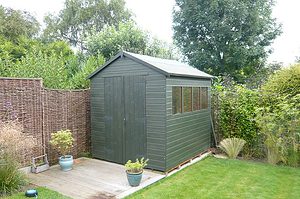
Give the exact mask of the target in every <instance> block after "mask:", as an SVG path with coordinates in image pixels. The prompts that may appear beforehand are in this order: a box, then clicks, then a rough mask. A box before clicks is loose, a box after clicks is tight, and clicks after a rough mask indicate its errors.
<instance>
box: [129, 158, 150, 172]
mask: <svg viewBox="0 0 300 199" xmlns="http://www.w3.org/2000/svg"><path fill="white" fill-rule="evenodd" d="M148 161H149V159H147V160H144V158H141V159H140V160H139V159H136V161H135V162H132V161H131V160H128V161H127V163H126V164H125V168H126V171H127V172H128V173H142V172H143V168H144V167H145V166H147V162H148Z"/></svg>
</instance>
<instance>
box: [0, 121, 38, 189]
mask: <svg viewBox="0 0 300 199" xmlns="http://www.w3.org/2000/svg"><path fill="white" fill-rule="evenodd" d="M22 131H23V128H22V125H21V124H20V123H18V122H17V121H16V120H15V121H11V120H9V121H6V122H1V123H0V135H1V136H0V195H7V194H11V193H13V192H15V191H18V190H19V189H20V188H21V187H22V186H23V185H24V184H25V183H26V178H25V176H24V175H23V174H22V173H21V172H20V171H19V170H18V168H19V163H20V162H21V161H23V156H24V155H25V154H28V153H31V150H32V148H33V147H34V146H35V142H34V141H35V140H34V139H33V138H32V137H29V136H25V135H24V133H23V132H22Z"/></svg>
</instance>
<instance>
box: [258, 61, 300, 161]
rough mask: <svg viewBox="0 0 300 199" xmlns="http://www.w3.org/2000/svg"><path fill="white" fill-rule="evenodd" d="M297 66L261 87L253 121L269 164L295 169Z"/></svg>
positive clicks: (299, 127) (299, 144)
mask: <svg viewBox="0 0 300 199" xmlns="http://www.w3.org/2000/svg"><path fill="white" fill-rule="evenodd" d="M299 88H300V65H299V64H298V65H295V66H292V67H290V68H285V69H282V70H280V71H277V72H276V73H275V74H274V75H272V76H271V77H270V78H269V80H268V81H267V82H266V84H265V85H264V86H263V87H262V91H263V95H262V97H261V106H260V108H258V109H257V117H256V121H257V123H258V124H259V127H260V131H261V133H262V134H263V135H264V136H265V145H266V147H267V151H268V161H269V162H270V163H272V164H276V163H278V162H279V161H282V162H284V163H286V164H288V165H291V166H293V165H297V164H298V163H297V157H296V156H297V155H296V154H298V153H299V151H300V111H299V110H300V90H299Z"/></svg>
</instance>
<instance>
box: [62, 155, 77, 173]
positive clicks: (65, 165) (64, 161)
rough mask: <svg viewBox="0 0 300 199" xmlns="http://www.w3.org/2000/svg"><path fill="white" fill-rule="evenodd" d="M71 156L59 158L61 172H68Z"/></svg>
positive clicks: (71, 161) (70, 166)
mask: <svg viewBox="0 0 300 199" xmlns="http://www.w3.org/2000/svg"><path fill="white" fill-rule="evenodd" d="M73 162H74V161H73V156H72V155H66V156H61V157H60V158H59V165H60V168H61V170H63V171H70V170H71V169H72V166H73Z"/></svg>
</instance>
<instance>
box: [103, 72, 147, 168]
mask: <svg viewBox="0 0 300 199" xmlns="http://www.w3.org/2000/svg"><path fill="white" fill-rule="evenodd" d="M145 86H146V85H145V76H124V77H109V78H105V107H104V109H105V114H106V115H105V118H107V119H106V120H105V134H106V138H107V139H105V142H106V143H105V148H106V150H105V151H106V152H107V154H106V159H107V160H110V161H113V162H117V163H125V162H126V161H127V160H129V159H131V160H135V159H136V158H140V157H145V155H146V147H147V146H146V131H145V109H146V108H145V95H146V91H145V90H146V88H145Z"/></svg>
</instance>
